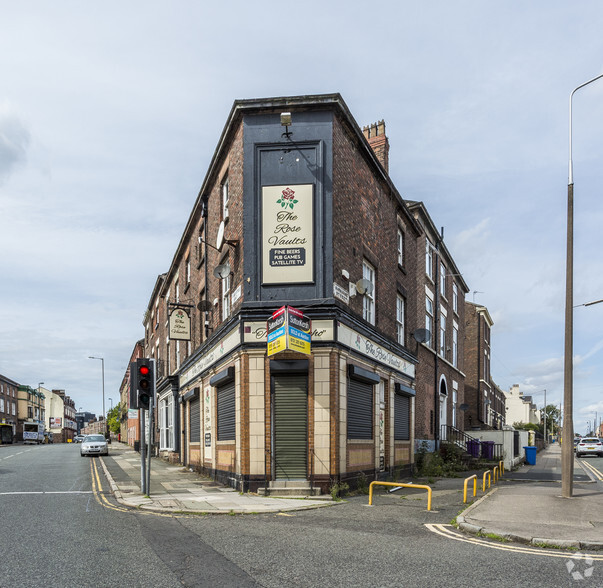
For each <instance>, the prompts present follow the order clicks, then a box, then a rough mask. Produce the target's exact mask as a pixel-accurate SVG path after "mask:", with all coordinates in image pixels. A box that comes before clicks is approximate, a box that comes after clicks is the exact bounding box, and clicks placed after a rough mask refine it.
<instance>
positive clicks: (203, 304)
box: [197, 300, 211, 312]
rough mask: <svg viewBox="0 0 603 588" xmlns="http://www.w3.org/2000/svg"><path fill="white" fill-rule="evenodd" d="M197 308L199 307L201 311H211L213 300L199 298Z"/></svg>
mask: <svg viewBox="0 0 603 588" xmlns="http://www.w3.org/2000/svg"><path fill="white" fill-rule="evenodd" d="M197 309H199V310H200V311H201V312H209V311H210V310H211V302H210V301H209V300H199V304H197Z"/></svg>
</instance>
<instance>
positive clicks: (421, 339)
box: [412, 329, 431, 343]
mask: <svg viewBox="0 0 603 588" xmlns="http://www.w3.org/2000/svg"><path fill="white" fill-rule="evenodd" d="M412 336H413V337H414V339H415V341H416V342H417V343H427V341H429V340H430V339H431V333H430V332H429V329H416V330H415V331H414V332H413V334H412Z"/></svg>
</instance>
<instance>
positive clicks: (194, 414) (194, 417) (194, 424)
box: [189, 396, 201, 443]
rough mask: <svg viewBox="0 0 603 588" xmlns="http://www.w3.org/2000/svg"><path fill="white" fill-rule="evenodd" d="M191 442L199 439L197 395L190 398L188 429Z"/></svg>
mask: <svg viewBox="0 0 603 588" xmlns="http://www.w3.org/2000/svg"><path fill="white" fill-rule="evenodd" d="M189 438H190V442H191V443H199V442H200V441H201V401H200V399H199V397H198V396H197V398H193V400H191V430H190V431H189Z"/></svg>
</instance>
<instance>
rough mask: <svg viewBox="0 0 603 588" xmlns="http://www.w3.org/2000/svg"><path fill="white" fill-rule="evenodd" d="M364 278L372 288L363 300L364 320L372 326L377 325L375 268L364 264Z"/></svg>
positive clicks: (367, 263) (365, 262)
mask: <svg viewBox="0 0 603 588" xmlns="http://www.w3.org/2000/svg"><path fill="white" fill-rule="evenodd" d="M362 277H363V278H364V279H365V280H367V281H368V282H370V284H371V286H372V287H371V286H370V287H368V288H367V290H366V292H365V294H364V296H363V298H362V318H364V319H365V320H367V321H368V322H369V323H371V325H374V324H375V295H376V292H375V290H376V288H375V268H374V267H373V266H372V265H371V264H370V263H369V262H368V261H366V260H365V261H363V262H362Z"/></svg>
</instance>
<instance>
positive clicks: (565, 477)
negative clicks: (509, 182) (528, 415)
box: [561, 74, 603, 498]
mask: <svg viewBox="0 0 603 588" xmlns="http://www.w3.org/2000/svg"><path fill="white" fill-rule="evenodd" d="M601 78H603V74H600V75H598V76H597V77H595V78H592V79H591V80H588V82H584V83H583V84H580V85H579V86H577V87H576V88H574V89H573V90H572V92H571V94H570V97H569V177H568V184H567V251H566V266H565V352H564V369H563V415H564V416H563V445H562V446H561V494H562V496H563V497H564V498H571V497H572V494H573V485H574V448H573V439H574V419H573V414H572V412H573V410H574V406H573V404H574V391H573V378H574V366H573V359H574V358H573V354H574V349H573V347H574V332H573V331H574V317H573V311H574V309H573V297H574V170H573V163H572V98H573V97H574V94H575V93H576V92H577V91H578V90H579V89H580V88H584V86H588V84H592V83H593V82H594V81H596V80H599V79H601Z"/></svg>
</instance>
